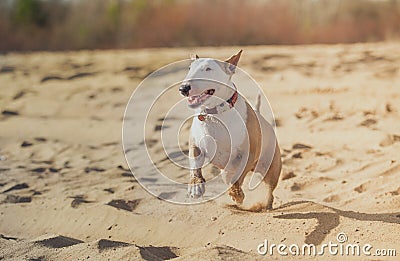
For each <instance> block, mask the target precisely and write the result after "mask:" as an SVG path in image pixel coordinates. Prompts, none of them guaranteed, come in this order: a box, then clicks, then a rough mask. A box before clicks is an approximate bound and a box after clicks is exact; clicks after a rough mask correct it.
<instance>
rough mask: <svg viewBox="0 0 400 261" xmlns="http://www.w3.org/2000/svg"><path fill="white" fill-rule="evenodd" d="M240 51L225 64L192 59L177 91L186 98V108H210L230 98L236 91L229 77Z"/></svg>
mask: <svg viewBox="0 0 400 261" xmlns="http://www.w3.org/2000/svg"><path fill="white" fill-rule="evenodd" d="M241 54H242V50H240V51H239V52H238V53H237V54H235V55H233V56H232V57H230V58H229V59H228V60H226V61H225V62H222V61H218V60H215V59H211V58H199V57H198V56H197V55H196V57H194V58H192V63H191V65H190V67H189V72H188V74H187V75H186V77H185V79H184V80H183V82H182V84H181V86H180V87H179V91H180V93H181V94H182V95H183V96H186V97H188V99H187V101H188V106H189V107H190V108H192V109H196V108H199V107H205V108H212V107H215V106H217V105H219V104H221V103H222V102H223V101H226V100H228V99H229V98H231V97H232V95H233V93H234V92H235V91H236V90H235V89H234V87H233V85H232V82H231V77H232V75H233V74H234V73H235V69H236V66H237V64H238V62H239V58H240V55H241Z"/></svg>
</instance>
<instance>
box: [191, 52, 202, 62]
mask: <svg viewBox="0 0 400 261" xmlns="http://www.w3.org/2000/svg"><path fill="white" fill-rule="evenodd" d="M199 58H200V57H199V56H198V55H197V54H194V53H192V54H191V55H190V60H192V61H194V60H197V59H199Z"/></svg>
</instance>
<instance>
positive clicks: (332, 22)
mask: <svg viewBox="0 0 400 261" xmlns="http://www.w3.org/2000/svg"><path fill="white" fill-rule="evenodd" d="M399 2H400V0H388V1H384V0H383V1H376V0H375V1H373V0H351V1H349V0H279V1H274V0H249V1H239V0H203V1H201V0H193V1H189V0H186V1H185V0H168V1H162V0H152V1H146V0H93V1H92V0H91V1H89V0H0V39H1V40H0V51H3V52H4V51H26V50H76V49H94V48H101V49H105V48H141V47H164V46H165V47H177V46H194V45H197V46H202V45H254V44H309V43H353V42H365V41H383V40H388V39H389V40H391V39H398V38H399V36H400V3H399Z"/></svg>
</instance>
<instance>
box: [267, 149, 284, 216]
mask: <svg viewBox="0 0 400 261" xmlns="http://www.w3.org/2000/svg"><path fill="white" fill-rule="evenodd" d="M281 168H282V161H281V153H280V150H279V147H278V144H276V147H275V152H274V158H273V160H272V163H271V165H270V167H269V169H268V172H267V174H266V175H265V176H264V183H265V185H266V186H267V188H268V198H267V205H266V208H267V209H272V204H273V203H274V195H273V192H274V190H275V188H276V186H277V185H278V181H279V176H280V173H281Z"/></svg>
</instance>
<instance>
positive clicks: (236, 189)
mask: <svg viewBox="0 0 400 261" xmlns="http://www.w3.org/2000/svg"><path fill="white" fill-rule="evenodd" d="M249 171H250V170H249V169H247V168H246V169H245V170H244V171H243V173H242V175H240V177H239V179H238V180H237V181H236V182H235V183H233V185H232V186H231V187H230V188H229V196H230V197H231V199H232V200H233V201H235V202H236V204H242V203H243V200H244V193H243V190H242V185H243V181H244V178H245V177H246V175H247V173H248V172H249Z"/></svg>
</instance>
